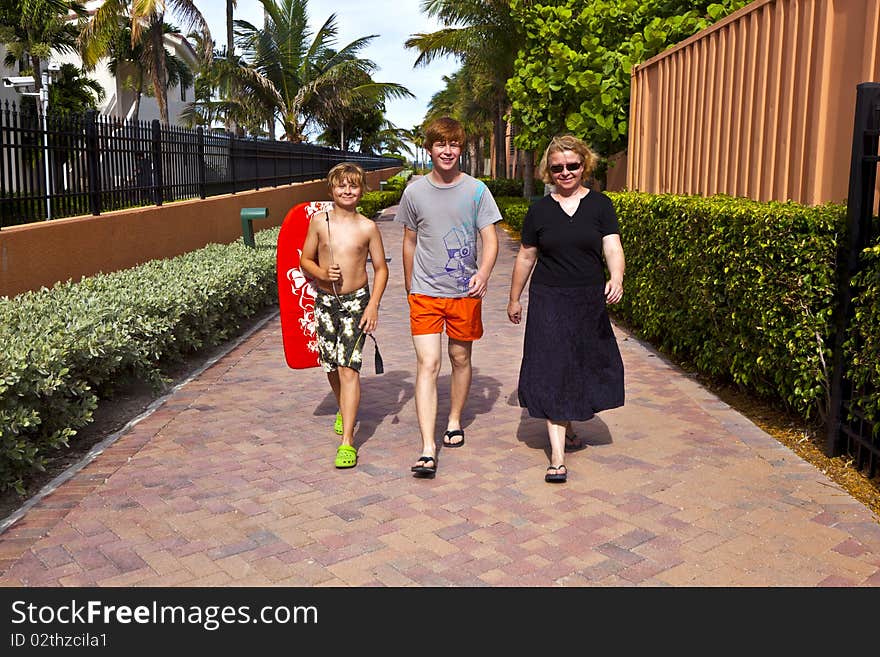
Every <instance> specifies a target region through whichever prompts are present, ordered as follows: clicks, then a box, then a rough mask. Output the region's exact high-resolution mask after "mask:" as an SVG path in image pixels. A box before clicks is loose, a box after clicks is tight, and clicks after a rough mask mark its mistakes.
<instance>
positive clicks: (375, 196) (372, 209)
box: [358, 190, 403, 217]
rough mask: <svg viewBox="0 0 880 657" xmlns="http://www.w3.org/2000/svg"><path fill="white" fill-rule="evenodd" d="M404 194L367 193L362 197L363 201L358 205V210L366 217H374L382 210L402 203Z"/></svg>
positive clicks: (397, 192) (396, 191) (388, 192)
mask: <svg viewBox="0 0 880 657" xmlns="http://www.w3.org/2000/svg"><path fill="white" fill-rule="evenodd" d="M402 194H403V191H402V190H391V191H387V190H386V191H382V192H367V193H366V194H364V195H363V196H362V197H361V201H360V203H358V210H359V211H360V213H361V214H362V215H364V216H365V217H374V216H376V214H377V213H378V212H380V211H381V210H384V209H385V208H388V207H391V206H392V205H396V204H397V203H398V202H400V197H401V195H402Z"/></svg>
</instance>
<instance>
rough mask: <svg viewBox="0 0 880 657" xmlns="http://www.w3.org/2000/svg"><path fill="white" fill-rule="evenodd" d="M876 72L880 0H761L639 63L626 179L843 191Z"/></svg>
mask: <svg viewBox="0 0 880 657" xmlns="http://www.w3.org/2000/svg"><path fill="white" fill-rule="evenodd" d="M878 80H880V0H755V2H752V3H750V4H748V5H746V6H745V7H743V8H742V9H740V10H739V11H737V12H735V13H733V14H731V15H730V16H728V17H727V18H725V19H723V20H721V21H719V22H718V23H716V24H715V25H712V26H711V27H709V28H707V29H705V30H703V31H701V32H698V33H697V34H695V35H693V36H692V37H690V38H689V39H686V40H685V41H683V42H681V43H680V44H678V45H677V46H675V47H673V48H670V49H668V50H665V51H664V52H662V53H661V54H659V55H657V56H656V57H654V58H652V59H650V60H648V61H647V62H645V63H644V64H641V65H639V66H636V67H634V68H633V72H632V89H631V97H630V132H629V166H628V171H627V187H628V188H629V189H634V190H640V191H644V192H651V193H665V192H672V193H677V194H700V195H711V194H717V193H724V194H730V195H732V196H745V197H748V198H752V199H756V200H759V201H769V200H777V201H785V200H788V199H791V200H793V201H797V202H799V203H804V204H807V205H814V204H819V203H824V202H826V201H833V202H837V203H839V202H842V201H844V200H845V199H846V195H847V192H848V185H849V164H850V156H851V153H852V139H853V114H854V109H855V99H856V85H857V84H859V83H861V82H870V81H878Z"/></svg>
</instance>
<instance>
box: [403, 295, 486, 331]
mask: <svg viewBox="0 0 880 657" xmlns="http://www.w3.org/2000/svg"><path fill="white" fill-rule="evenodd" d="M407 299H408V300H409V326H410V330H411V331H412V334H413V335H431V334H433V333H442V332H443V325H444V323H445V324H446V335H448V336H449V337H450V338H452V339H453V340H460V341H461V342H473V341H474V340H479V339H480V338H481V337H482V336H483V320H482V317H481V315H482V307H483V300H482V299H478V298H476V297H461V298H458V299H447V298H445V297H429V296H427V295H424V294H410V295H409V296H408V297H407Z"/></svg>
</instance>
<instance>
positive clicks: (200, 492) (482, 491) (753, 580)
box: [0, 217, 880, 586]
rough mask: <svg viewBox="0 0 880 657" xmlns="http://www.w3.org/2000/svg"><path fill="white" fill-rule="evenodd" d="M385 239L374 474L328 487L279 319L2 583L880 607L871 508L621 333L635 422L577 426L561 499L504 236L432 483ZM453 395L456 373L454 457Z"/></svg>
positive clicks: (32, 535)
mask: <svg viewBox="0 0 880 657" xmlns="http://www.w3.org/2000/svg"><path fill="white" fill-rule="evenodd" d="M385 218H386V219H387V217H385ZM380 226H381V229H382V234H383V236H384V238H385V243H386V249H387V251H388V255H389V256H390V257H391V258H392V262H391V265H390V267H391V280H390V283H389V287H388V290H387V292H386V295H385V298H384V299H383V303H382V315H381V318H380V328H379V331H378V333H377V337H378V339H379V342H380V346H381V348H382V355H383V357H384V360H385V369H386V373H385V374H384V375H382V376H375V375H374V374H373V371H372V354H371V348H370V347H368V348H367V353H366V361H367V363H368V364H367V365H366V367H365V375H364V377H363V392H362V401H361V414H360V425H359V427H358V430H357V433H356V438H357V442H358V444H359V449H360V464H359V465H358V467H357V468H355V469H353V470H336V469H334V468H333V467H332V463H333V457H334V453H335V448H336V444H337V438H336V436H335V435H334V434H333V431H332V425H333V416H334V413H335V411H336V408H335V405H334V403H333V399H332V394H331V393H330V389H329V387H328V385H327V383H326V379H325V376H324V375H323V373H322V372H320V371H319V370H318V369H311V370H300V371H293V370H289V369H287V367H286V366H285V365H284V362H283V357H282V352H281V336H280V327H279V322H278V319H277V317H274V318H272V319H270V320H269V321H268V322H267V323H266V324H265V325H264V326H263V327H261V328H260V329H258V330H257V331H255V332H254V333H252V334H251V335H250V336H249V337H247V338H246V339H244V340H243V341H242V342H241V343H240V344H239V345H238V346H237V347H235V348H234V349H233V350H232V351H231V352H230V353H228V355H226V356H225V357H223V358H222V359H221V360H219V361H218V362H217V363H216V364H214V365H213V366H212V367H210V368H209V369H207V370H206V371H204V372H203V373H202V374H201V375H199V376H197V377H196V378H194V379H193V380H192V381H190V382H189V383H188V384H186V385H185V386H182V387H181V388H180V389H178V390H177V391H176V392H174V393H173V394H171V395H170V396H169V397H168V399H167V400H166V401H165V403H164V404H163V405H161V406H160V407H159V408H158V410H156V411H155V412H154V413H152V414H151V415H149V416H148V417H146V418H145V419H143V420H142V421H141V422H139V423H137V424H135V425H134V426H133V427H132V428H130V429H129V430H128V431H127V432H125V433H124V434H123V435H121V436H120V437H119V438H118V439H117V440H116V441H115V442H114V443H113V444H112V446H110V447H108V448H107V449H106V450H105V451H104V452H103V453H102V454H100V455H99V456H98V457H97V458H95V460H94V461H92V462H91V463H90V464H88V465H87V466H86V467H84V468H82V469H81V470H80V471H79V472H78V473H77V474H75V475H74V476H73V477H72V478H70V479H69V480H68V481H66V482H65V483H63V484H61V485H60V486H58V488H57V490H55V492H53V493H52V494H51V495H48V496H46V497H45V498H44V499H42V500H41V501H40V502H39V503H38V504H36V505H35V506H33V508H31V509H29V510H28V512H27V513H26V514H25V515H24V516H23V517H22V518H20V519H19V520H18V521H17V522H15V523H14V524H12V525H11V527H9V528H8V529H7V530H6V531H5V532H4V533H3V534H2V535H0V584H2V585H6V586H21V585H26V586H57V585H62V586H68V585H74V586H82V585H97V586H163V585H165V586H177V585H186V586H231V585H234V586H245V585H257V586H259V585H267V586H268V585H289V586H311V585H315V586H368V585H380V586H450V585H451V586H512V585H522V586H548V585H566V586H586V585H600V586H608V585H623V586H632V585H642V586H665V585H673V586H682V585H710V586H715V585H730V586H747V585H770V586H784V585H803V586H826V585H870V586H877V585H880V524H878V523H877V520H876V519H875V518H874V517H873V516H872V514H871V513H870V512H869V511H868V510H867V509H866V508H865V507H864V506H862V505H861V504H860V503H859V502H857V501H855V500H853V499H852V498H851V497H850V496H849V495H848V494H847V493H846V492H845V491H844V490H842V489H841V488H840V487H839V486H837V485H836V484H835V483H833V482H832V481H830V480H829V479H828V478H826V477H825V476H824V475H822V474H821V473H820V472H819V471H818V470H816V469H815V468H814V467H813V466H811V465H809V464H807V463H805V462H803V461H801V460H800V459H799V458H798V457H797V456H796V455H794V454H793V453H792V452H791V451H789V450H788V449H787V448H785V447H783V446H781V445H779V444H778V443H777V442H776V441H775V440H773V439H772V438H771V437H770V436H768V435H766V434H765V433H763V432H762V431H760V430H759V429H758V428H757V427H755V426H754V425H753V424H751V423H750V422H749V421H748V420H746V419H745V418H743V417H742V416H741V415H739V414H738V413H736V412H735V411H733V410H732V409H731V408H730V407H728V406H727V405H726V404H724V403H722V402H721V401H719V400H718V399H717V398H716V397H714V396H713V395H712V394H710V393H709V392H707V391H706V390H705V389H703V388H702V387H701V386H699V385H698V384H697V383H695V382H694V381H693V380H692V379H690V378H688V377H687V376H686V375H683V374H682V373H681V372H679V371H678V370H677V369H676V368H674V367H672V366H670V365H669V364H667V363H666V362H665V361H664V360H662V359H661V358H660V357H657V356H656V355H655V354H654V353H653V352H652V351H651V350H650V349H649V348H647V347H646V346H644V345H642V344H641V343H639V342H638V341H637V340H635V339H634V338H632V337H630V336H628V335H627V334H626V333H624V332H623V331H620V330H618V331H617V335H618V338H619V341H620V346H621V351H622V353H623V359H624V362H625V366H626V382H627V403H626V406H625V407H624V408H620V409H615V410H613V411H608V412H604V413H602V414H601V415H600V416H599V417H597V418H595V419H593V420H591V421H590V422H585V423H576V425H575V428H576V430H577V432H578V434H579V435H581V436H583V437H585V438H587V440H588V441H589V446H588V447H587V448H586V449H584V450H582V451H580V452H578V453H574V454H570V455H568V457H567V459H566V460H567V464H568V467H569V481H568V483H567V484H566V485H550V484H546V483H544V480H543V477H544V470H545V468H546V466H547V456H548V450H547V444H546V439H545V432H544V426H543V422H540V421H536V420H532V419H531V418H529V417H528V416H527V415H526V414H525V412H524V411H523V410H521V409H520V408H519V407H518V406H517V405H516V378H517V373H518V367H519V354H520V347H521V344H522V331H523V328H522V326H519V327H517V326H513V325H512V324H510V323H509V322H508V321H507V318H506V314H505V308H506V300H507V286H508V284H509V276H510V271H511V266H512V263H513V258H514V255H515V252H516V245H515V243H514V242H513V241H512V240H510V239H509V238H508V237H507V236H506V235H505V234H504V233H503V232H502V231H501V229H500V228H499V229H498V230H499V235H500V239H501V253H500V256H499V261H498V264H497V267H496V270H495V271H496V274H495V276H494V278H493V279H492V281H491V284H490V291H489V295H488V297H487V299H486V303H485V309H484V321H485V325H486V335H485V337H484V339H483V340H482V341H480V342H479V343H477V345H476V347H475V349H474V362H475V365H476V369H475V374H474V380H473V388H472V392H471V401H470V403H469V405H468V407H467V410H466V415H465V425H466V426H465V429H466V433H467V444H466V446H465V447H464V448H463V449H458V450H441V452H440V455H439V471H438V474H437V477H436V479H433V480H428V479H415V478H413V477H412V476H411V473H410V471H409V467H410V465H411V463H412V461H413V460H414V459H415V457H416V456H418V453H419V439H418V432H417V428H416V418H415V406H414V401H413V382H414V375H413V370H414V355H413V351H412V344H411V342H410V339H409V333H408V320H407V310H406V303H405V298H404V294H403V287H402V281H401V278H402V268H401V261H400V246H401V230H402V229H401V228H400V227H399V226H398V225H397V224H393V223H391V222H386V221H380ZM448 384H449V364H448V362H446V363H444V365H443V369H442V371H441V375H440V418H439V419H438V435H439V433H440V432H441V431H442V428H443V427H440V426H439V423H442V422H444V420H445V415H444V412H445V410H446V409H447V408H448V403H449V399H448Z"/></svg>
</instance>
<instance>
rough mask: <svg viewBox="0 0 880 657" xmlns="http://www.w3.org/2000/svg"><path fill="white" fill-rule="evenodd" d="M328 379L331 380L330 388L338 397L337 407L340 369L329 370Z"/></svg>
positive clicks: (337, 397)
mask: <svg viewBox="0 0 880 657" xmlns="http://www.w3.org/2000/svg"><path fill="white" fill-rule="evenodd" d="M327 381H329V382H330V389H331V390H333V396H334V397H335V398H336V408H341V407H340V406H339V369H338V368H337V369H335V370H333V371H332V372H327Z"/></svg>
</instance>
